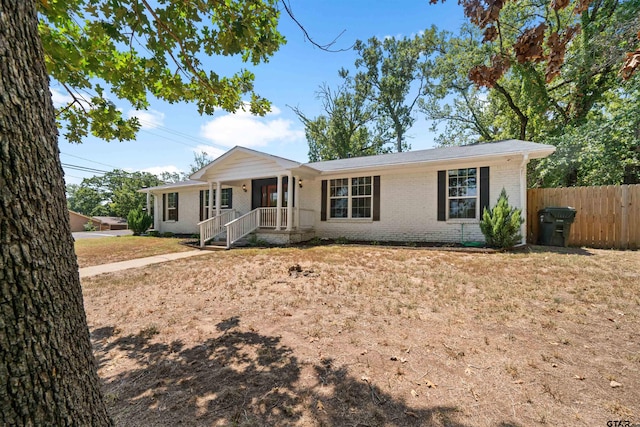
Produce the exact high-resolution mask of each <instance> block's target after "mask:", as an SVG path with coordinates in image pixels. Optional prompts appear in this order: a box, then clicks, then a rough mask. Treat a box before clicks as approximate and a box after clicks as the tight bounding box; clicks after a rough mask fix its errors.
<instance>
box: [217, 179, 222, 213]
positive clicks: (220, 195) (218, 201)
mask: <svg viewBox="0 0 640 427" xmlns="http://www.w3.org/2000/svg"><path fill="white" fill-rule="evenodd" d="M221 202H222V184H221V183H220V181H218V182H216V216H218V215H220V204H221Z"/></svg>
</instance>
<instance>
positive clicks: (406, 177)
mask: <svg viewBox="0 0 640 427" xmlns="http://www.w3.org/2000/svg"><path fill="white" fill-rule="evenodd" d="M521 161H522V158H521V157H520V156H513V157H511V158H506V159H504V160H501V161H493V162H486V161H479V162H477V163H468V162H466V163H456V164H448V165H447V166H446V168H445V167H444V166H440V167H434V166H432V167H426V166H422V167H412V168H404V169H394V170H386V171H385V170H381V171H378V172H366V173H350V174H344V173H338V174H335V175H324V176H321V177H316V178H315V179H311V178H305V179H304V180H303V188H297V186H296V191H297V193H296V198H297V203H296V204H297V205H298V206H299V207H300V208H302V209H312V210H313V211H314V212H315V225H314V229H315V234H316V236H318V237H327V238H338V237H346V238H347V239H351V240H369V241H376V240H377V241H422V242H453V243H455V242H461V241H463V240H464V241H484V236H483V235H482V233H481V232H480V227H479V225H478V220H477V219H476V220H449V221H438V220H437V206H438V201H437V194H438V192H437V181H438V170H442V169H457V168H469V167H478V168H479V167H483V166H489V167H490V171H489V182H490V188H489V203H490V206H494V205H495V203H496V201H497V198H498V196H499V194H500V191H501V190H502V188H503V187H504V188H505V189H506V190H507V194H508V196H509V202H510V204H511V205H512V206H516V207H522V206H521V203H522V201H521V197H520V165H521ZM371 175H380V221H371V220H348V219H344V220H337V219H334V220H332V219H328V220H327V221H320V203H321V182H322V180H323V179H327V180H329V179H332V178H351V177H357V176H371ZM237 182H241V181H237ZM246 185H247V192H244V191H242V186H241V184H238V186H236V187H232V188H233V208H234V209H235V210H236V211H238V212H240V214H244V213H247V212H249V211H250V210H251V180H249V179H247V180H246ZM294 185H295V184H294ZM203 188H208V187H203ZM224 188H226V186H224ZM200 189H201V188H197V189H179V190H178V191H179V193H180V196H179V221H162V210H161V209H162V195H159V208H157V209H156V212H157V213H158V215H160V217H159V218H160V221H159V230H160V231H161V232H167V231H170V232H173V233H179V234H196V233H198V232H199V230H198V227H197V225H196V224H197V223H198V222H199V220H200V217H199V190H200ZM156 206H158V205H156Z"/></svg>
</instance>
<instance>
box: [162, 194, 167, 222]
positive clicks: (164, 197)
mask: <svg viewBox="0 0 640 427" xmlns="http://www.w3.org/2000/svg"><path fill="white" fill-rule="evenodd" d="M162 220H163V221H166V220H167V193H162Z"/></svg>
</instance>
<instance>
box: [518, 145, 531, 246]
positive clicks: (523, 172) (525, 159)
mask: <svg viewBox="0 0 640 427" xmlns="http://www.w3.org/2000/svg"><path fill="white" fill-rule="evenodd" d="M528 163H529V153H524V154H523V155H522V163H521V164H520V205H521V206H522V217H523V219H524V221H523V222H522V225H521V226H520V234H521V235H522V242H521V243H522V244H523V245H526V244H527V164H528Z"/></svg>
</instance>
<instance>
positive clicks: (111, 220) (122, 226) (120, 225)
mask: <svg viewBox="0 0 640 427" xmlns="http://www.w3.org/2000/svg"><path fill="white" fill-rule="evenodd" d="M94 218H95V219H97V220H98V221H100V228H99V230H100V231H105V230H126V229H128V228H129V226H128V225H127V220H126V219H124V218H120V217H117V216H94Z"/></svg>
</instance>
